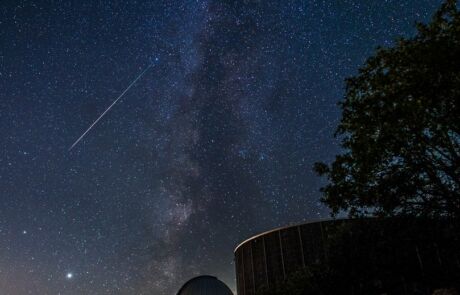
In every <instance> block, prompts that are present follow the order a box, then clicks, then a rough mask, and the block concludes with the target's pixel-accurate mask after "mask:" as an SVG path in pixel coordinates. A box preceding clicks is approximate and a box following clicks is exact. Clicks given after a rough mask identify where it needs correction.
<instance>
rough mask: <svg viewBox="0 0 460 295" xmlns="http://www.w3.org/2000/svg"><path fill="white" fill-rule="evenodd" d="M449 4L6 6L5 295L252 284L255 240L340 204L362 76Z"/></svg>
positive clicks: (0, 62)
mask: <svg viewBox="0 0 460 295" xmlns="http://www.w3.org/2000/svg"><path fill="white" fill-rule="evenodd" d="M440 2H441V1H440V0H420V1H409V0H404V1H402V0H386V1H359V0H346V1H319V0H318V1H313V0H312V1H309V0H305V1H296V0H293V1H203V0H197V1H191V0H190V1H175V0H168V1H79V2H73V1H47V2H46V3H45V2H43V1H2V3H1V4H0V38H1V40H2V46H1V47H0V89H1V93H0V135H1V137H0V151H1V152H0V200H1V206H0V289H1V290H2V294H15V295H16V294H63V295H65V294H174V293H175V292H176V291H177V289H178V288H179V287H180V285H181V284H182V283H183V282H185V281H186V280H188V279H189V278H191V277H193V276H195V275H198V274H212V275H216V276H218V277H219V278H220V279H222V280H224V281H225V282H226V283H227V284H229V286H230V287H231V288H233V289H234V287H235V280H234V265H233V248H234V247H235V246H236V244H237V243H238V242H240V241H241V240H243V239H244V238H247V237H249V236H251V235H253V234H255V233H258V232H260V231H263V230H267V229H271V228H273V227H276V226H280V225H286V224H289V223H297V222H302V221H305V220H311V219H318V218H325V217H327V216H328V210H327V209H326V208H324V206H323V205H321V204H320V202H319V197H320V194H319V192H318V188H319V187H320V186H321V181H322V180H321V179H319V178H318V177H316V176H315V175H314V173H313V172H312V169H311V167H312V165H313V163H314V162H315V161H330V160H331V159H332V158H333V156H334V155H335V154H336V153H337V152H338V151H339V150H338V144H337V142H336V140H335V139H333V132H334V129H335V126H336V125H337V122H338V120H339V118H340V113H339V109H338V107H337V102H338V101H339V100H340V99H341V97H342V95H343V87H344V83H343V80H344V78H346V77H347V76H350V75H353V74H354V73H356V72H357V69H358V67H359V65H361V64H362V63H363V62H364V60H365V58H366V57H367V56H369V55H370V54H371V53H372V51H373V50H374V49H375V48H376V46H378V45H380V46H390V45H391V44H392V42H393V40H394V39H395V38H396V37H398V36H410V35H412V34H413V33H414V26H413V25H414V23H415V22H416V21H427V20H428V19H429V17H430V15H431V14H432V13H433V12H434V11H435V9H436V8H437V7H438V6H439V4H440ZM149 64H152V68H151V69H150V70H149V71H148V72H147V73H146V74H145V76H143V77H142V79H141V80H140V81H139V82H137V83H136V84H135V85H134V87H133V88H132V89H131V90H130V91H129V92H128V93H127V94H126V96H125V97H123V99H122V100H120V102H119V103H118V104H117V105H115V107H114V108H113V109H112V110H111V111H110V112H109V113H108V114H107V115H106V116H105V117H104V118H103V119H102V120H101V121H100V122H99V123H98V124H97V125H96V126H95V127H94V129H93V130H91V132H89V133H88V134H87V136H86V137H85V138H84V139H83V140H82V141H81V142H80V143H79V144H78V145H77V146H76V147H75V148H74V149H72V150H71V151H70V152H69V151H68V148H69V146H70V145H71V144H72V143H73V142H74V141H75V140H76V139H77V138H78V137H79V136H80V135H81V133H82V132H83V131H84V130H86V128H87V127H88V126H89V124H91V123H92V122H93V121H94V120H95V119H96V118H97V117H98V116H99V115H100V114H101V113H102V112H103V111H104V110H105V109H106V108H107V107H108V106H109V105H110V104H111V103H112V101H113V100H114V99H115V98H116V97H117V96H118V95H119V94H120V93H121V92H122V91H123V90H124V89H125V88H126V87H127V86H128V85H129V84H130V83H131V82H132V81H133V79H134V78H135V77H136V76H137V75H138V74H139V73H140V72H141V71H142V70H144V69H145V68H146V67H147V66H148V65H149Z"/></svg>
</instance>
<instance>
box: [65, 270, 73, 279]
mask: <svg viewBox="0 0 460 295" xmlns="http://www.w3.org/2000/svg"><path fill="white" fill-rule="evenodd" d="M65 277H66V278H67V279H69V280H70V279H71V278H73V273H71V272H68V273H67V274H66V276H65Z"/></svg>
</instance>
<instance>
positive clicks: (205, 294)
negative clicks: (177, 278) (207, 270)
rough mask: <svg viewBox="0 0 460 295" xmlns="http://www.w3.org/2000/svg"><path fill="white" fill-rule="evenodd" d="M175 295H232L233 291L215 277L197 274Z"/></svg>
mask: <svg viewBox="0 0 460 295" xmlns="http://www.w3.org/2000/svg"><path fill="white" fill-rule="evenodd" d="M177 295H233V293H232V291H231V290H230V288H228V287H227V285H225V283H223V282H222V281H220V280H218V279H217V278H216V277H213V276H199V277H195V278H193V279H191V280H189V281H187V282H186V283H185V284H184V285H183V286H182V288H180V290H179V291H178V292H177Z"/></svg>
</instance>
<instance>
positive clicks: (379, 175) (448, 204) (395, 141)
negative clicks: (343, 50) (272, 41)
mask: <svg viewBox="0 0 460 295" xmlns="http://www.w3.org/2000/svg"><path fill="white" fill-rule="evenodd" d="M417 29H418V32H417V34H416V36H415V37H413V38H411V39H400V40H398V41H397V43H396V44H395V46H394V47H392V48H378V49H377V51H376V53H375V55H374V56H372V57H370V58H369V59H368V60H367V61H366V63H365V65H364V66H363V67H362V68H361V69H360V70H359V73H358V74H357V75H356V76H355V77H351V78H349V79H347V80H346V93H345V99H344V101H343V102H341V103H340V107H341V109H342V119H341V121H340V123H339V126H338V128H337V131H336V135H335V136H336V137H339V138H340V139H341V146H342V147H343V150H344V152H343V153H342V154H340V155H337V156H336V158H335V160H334V161H333V163H332V164H331V165H327V164H325V163H316V164H315V167H314V168H315V171H316V172H317V173H318V174H319V175H323V176H326V177H327V179H328V184H327V185H326V186H325V187H323V188H322V189H321V190H322V192H323V193H324V195H323V198H322V201H323V202H325V203H326V204H327V205H328V206H329V207H330V208H331V209H332V213H333V214H334V215H335V214H337V213H338V212H340V211H342V210H344V211H346V212H348V213H349V215H350V216H361V215H368V214H372V215H377V216H391V215H416V216H450V217H456V218H458V217H460V109H459V105H460V13H459V10H458V9H457V5H456V1H455V0H447V1H446V2H445V3H444V4H443V5H442V6H441V8H440V9H439V10H438V11H437V12H436V14H435V15H434V17H433V19H432V21H431V22H430V23H429V24H426V25H424V24H418V25H417Z"/></svg>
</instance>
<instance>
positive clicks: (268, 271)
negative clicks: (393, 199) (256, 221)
mask: <svg viewBox="0 0 460 295" xmlns="http://www.w3.org/2000/svg"><path fill="white" fill-rule="evenodd" d="M342 225H344V226H345V227H341V226H342ZM449 226H450V225H449V223H448V222H447V220H445V221H442V220H438V221H435V220H429V219H400V218H384V219H377V218H368V219H338V220H326V221H321V222H312V223H305V224H300V225H294V226H288V227H284V228H278V229H275V230H272V231H268V232H265V233H262V234H259V235H257V236H254V237H252V238H250V239H248V240H246V241H244V242H242V243H241V244H240V245H238V246H237V247H236V249H235V266H236V280H237V291H238V295H255V294H256V292H257V291H258V290H260V289H261V288H265V289H274V288H275V287H276V286H279V285H280V283H282V282H283V281H285V280H286V279H287V278H288V276H289V275H290V274H292V273H294V272H297V271H299V270H302V269H303V268H305V267H308V266H312V265H318V264H321V263H322V262H324V261H325V258H326V257H330V255H331V253H328V252H327V251H328V246H329V245H331V243H330V242H331V241H332V240H330V238H331V237H333V236H334V233H337V229H338V228H343V229H346V231H347V232H348V233H349V234H351V236H352V238H351V241H350V243H351V244H348V246H349V247H351V248H349V249H350V250H351V252H353V249H359V250H356V251H362V252H366V251H370V249H371V248H372V245H373V244H375V242H376V240H372V239H380V240H387V239H386V238H384V237H395V236H394V235H393V233H397V232H399V233H401V229H406V230H402V232H404V234H403V235H402V236H400V237H401V240H397V241H396V242H395V244H393V246H392V248H391V249H387V248H383V249H380V250H378V251H381V252H379V254H377V255H380V256H381V257H385V258H384V259H383V260H384V261H383V262H382V261H375V262H369V263H380V264H376V265H372V264H369V265H368V266H370V267H374V266H375V267H376V268H380V267H388V265H387V264H388V263H390V264H392V265H394V267H395V269H396V270H398V265H399V264H398V263H400V262H401V261H403V264H402V265H401V267H402V268H401V269H400V271H399V272H400V273H399V274H398V275H394V276H395V277H394V278H393V277H391V274H390V275H388V274H385V277H384V278H383V280H384V281H385V280H386V281H390V282H391V284H393V283H394V285H395V286H396V287H397V285H398V284H403V285H404V284H406V283H407V282H406V281H407V280H406V279H405V278H407V279H411V280H412V281H414V280H415V281H417V282H422V283H423V281H424V280H426V278H427V277H431V278H432V279H434V277H436V276H441V275H440V274H442V273H444V272H445V273H449V269H451V270H452V271H450V272H458V271H459V270H460V265H459V264H458V261H460V260H459V259H460V256H459V253H458V252H459V251H455V249H451V248H452V247H451V246H449V245H450V244H452V243H453V242H454V240H455V241H457V242H456V243H458V239H459V238H460V235H458V234H456V235H453V236H448V235H446V234H448V233H449V232H450V233H453V232H454V231H453V230H449V231H446V229H447V228H448V227H449ZM363 233H365V234H363ZM369 233H373V234H369ZM369 237H372V238H369ZM361 239H363V240H361ZM390 239H391V238H390ZM334 241H336V240H334ZM363 245H365V246H363ZM363 247H364V248H363ZM376 251H377V250H376ZM366 253H367V252H366ZM347 259H349V260H350V261H349V263H350V268H351V269H352V268H354V265H353V259H354V258H353V257H352V256H351V257H348V258H347ZM371 260H372V259H371ZM456 261H457V262H456ZM382 263H383V264H382ZM441 277H442V276H441ZM401 278H402V279H401ZM434 280H435V281H434V282H435V283H436V279H434ZM406 287H407V286H405V285H404V286H402V288H406ZM398 288H399V287H398ZM344 294H345V293H344Z"/></svg>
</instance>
